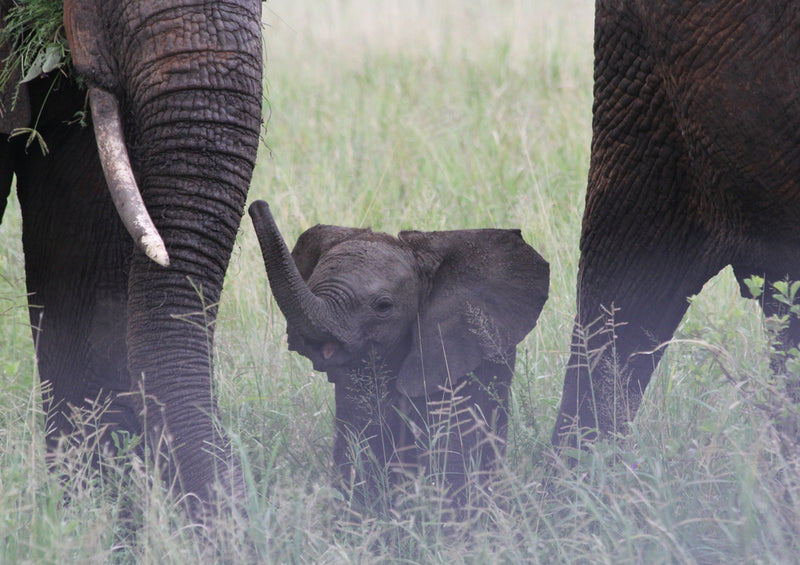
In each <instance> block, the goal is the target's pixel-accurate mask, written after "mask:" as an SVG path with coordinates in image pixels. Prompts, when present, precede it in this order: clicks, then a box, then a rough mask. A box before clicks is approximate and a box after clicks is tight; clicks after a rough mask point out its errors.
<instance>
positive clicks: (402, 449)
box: [333, 371, 417, 508]
mask: <svg viewBox="0 0 800 565" xmlns="http://www.w3.org/2000/svg"><path fill="white" fill-rule="evenodd" d="M333 380H334V381H335V382H336V391H335V399H336V422H335V428H336V430H335V437H334V445H333V460H334V466H335V468H336V472H337V474H338V480H339V482H340V486H341V487H342V488H343V489H344V490H345V492H348V493H350V495H351V496H352V498H353V500H354V501H356V502H357V503H358V504H360V505H363V506H368V507H373V508H378V507H382V506H383V507H385V506H387V505H388V502H389V500H388V495H389V491H390V490H391V488H392V487H393V486H394V485H396V484H397V483H398V482H399V481H400V480H402V478H403V477H405V476H407V475H408V474H409V473H411V474H413V473H414V472H415V469H416V461H417V448H416V446H415V443H414V434H413V432H412V430H411V429H410V425H411V424H410V421H412V420H413V419H414V417H413V415H411V416H409V413H411V414H413V412H414V409H413V408H411V407H410V406H409V404H408V402H407V401H405V400H404V399H400V398H399V394H398V393H397V391H396V390H395V389H394V385H393V384H392V383H391V382H390V381H387V379H385V378H381V377H380V376H374V375H372V374H371V372H369V371H367V372H364V373H362V372H355V373H354V374H353V373H349V374H348V375H347V376H344V377H341V378H334V379H333Z"/></svg>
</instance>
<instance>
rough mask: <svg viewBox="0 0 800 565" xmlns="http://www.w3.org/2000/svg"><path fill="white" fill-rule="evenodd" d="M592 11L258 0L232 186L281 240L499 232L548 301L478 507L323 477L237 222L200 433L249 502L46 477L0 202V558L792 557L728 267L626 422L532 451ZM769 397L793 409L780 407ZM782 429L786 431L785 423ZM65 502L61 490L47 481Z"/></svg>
mask: <svg viewBox="0 0 800 565" xmlns="http://www.w3.org/2000/svg"><path fill="white" fill-rule="evenodd" d="M592 4H593V3H592V2H591V1H590V0H558V1H557V0H494V1H489V0H474V1H471V2H457V1H455V0H437V1H435V2H433V1H430V0H410V1H409V0H406V1H403V2H400V1H399V0H371V1H369V2H368V1H363V0H362V1H356V0H327V1H320V2H315V3H309V2H291V1H288V0H271V1H270V2H268V3H266V4H265V8H264V9H265V15H264V21H265V30H264V31H265V38H266V52H267V65H266V77H267V87H268V91H267V92H268V94H267V99H268V102H269V104H268V115H269V121H268V126H267V129H266V131H265V133H264V143H263V146H262V151H261V156H260V160H259V165H258V168H257V171H256V174H255V177H254V180H253V184H252V188H251V199H256V198H263V199H266V200H268V201H269V202H270V205H271V207H272V211H273V213H274V214H275V216H276V219H277V222H278V223H279V225H280V227H281V229H282V230H283V231H284V233H285V235H286V237H287V239H288V240H289V241H290V242H292V241H294V239H295V238H296V237H297V235H299V234H300V233H301V232H302V231H303V230H304V229H306V228H308V227H310V226H312V225H314V224H315V223H331V224H339V225H348V226H367V225H368V226H371V227H372V228H373V229H376V230H381V231H387V232H390V233H395V232H397V231H399V230H401V229H407V228H414V229H422V230H434V229H436V230H439V229H458V228H468V227H470V228H471V227H519V228H521V229H522V231H523V235H524V237H525V238H526V240H527V241H529V242H530V243H531V244H532V245H533V246H534V247H536V248H537V249H538V250H539V251H540V252H541V253H542V254H543V255H544V256H545V257H546V258H547V259H548V260H549V261H550V264H551V271H552V280H551V295H550V299H549V301H548V303H547V304H546V306H545V309H544V312H543V313H542V316H541V318H540V320H539V324H538V326H537V328H536V329H535V330H534V331H533V332H532V333H531V334H530V336H529V337H528V338H527V339H526V340H525V341H524V342H523V344H521V346H520V348H519V355H518V362H517V372H516V375H515V381H514V386H513V391H512V392H513V394H512V400H511V412H512V413H511V424H510V428H511V429H510V437H509V445H508V457H507V463H506V466H505V469H504V470H503V471H502V472H501V473H500V475H499V476H498V478H497V480H496V481H495V483H494V484H493V485H492V491H491V492H484V493H483V494H479V495H478V504H477V505H476V506H475V508H474V512H473V513H471V514H469V515H468V516H466V517H463V516H462V517H461V518H459V519H453V518H452V517H451V516H450V514H449V513H448V512H446V511H445V510H446V509H445V508H444V506H443V505H442V504H441V503H440V501H439V499H438V496H437V492H436V491H435V489H433V490H431V488H432V487H429V486H428V485H418V487H419V490H418V491H414V490H410V491H408V492H406V493H404V494H403V498H402V499H401V500H400V501H399V504H398V507H397V509H396V510H395V511H394V512H388V513H385V514H370V513H364V514H362V515H360V516H359V515H356V514H353V513H352V512H349V511H348V509H347V507H346V506H347V505H346V501H345V500H344V499H343V497H342V496H341V495H340V494H339V493H338V492H337V491H335V490H334V489H332V488H331V487H330V486H329V485H330V484H331V480H332V471H331V448H332V436H333V426H332V418H333V398H332V397H333V388H332V386H331V385H329V384H328V383H327V381H326V379H325V377H324V376H323V375H321V374H317V373H315V372H314V371H313V370H312V369H311V367H310V365H309V364H308V363H307V362H306V360H304V359H303V358H300V357H298V356H296V355H294V354H290V353H289V352H288V351H287V349H286V343H285V339H284V332H285V323H284V321H283V319H282V317H281V315H280V312H279V311H278V310H277V308H276V307H275V304H274V302H273V301H272V300H271V298H270V296H269V292H268V289H267V282H266V276H265V273H264V269H263V266H262V263H261V258H260V256H259V252H258V246H257V244H256V241H255V237H254V234H253V233H252V226H251V224H250V221H249V219H248V218H245V220H244V221H243V223H242V228H241V230H240V234H239V241H238V243H237V245H236V248H235V250H234V257H233V260H232V262H231V266H230V269H229V273H228V278H227V281H226V289H225V292H224V295H223V299H222V304H221V306H220V320H219V322H218V331H217V358H216V369H217V383H218V391H219V395H220V406H221V414H220V418H221V424H222V425H223V426H224V427H225V428H226V430H227V431H228V433H229V434H230V436H231V438H232V439H233V441H234V444H235V446H236V448H237V449H238V451H239V454H240V457H241V460H242V462H243V467H244V470H245V474H246V477H247V480H248V482H249V486H250V489H249V498H248V500H247V501H246V508H245V510H246V515H245V514H244V513H242V514H241V515H240V514H232V515H230V516H227V518H226V520H224V521H221V522H220V523H219V524H218V525H217V527H216V529H215V530H213V531H210V530H209V531H200V530H199V529H198V528H197V527H193V526H191V525H190V524H189V523H188V521H187V520H186V519H185V517H184V516H183V514H182V512H181V511H180V502H179V501H175V500H172V499H171V498H170V497H169V496H167V495H166V494H165V492H164V489H163V487H162V486H161V485H159V484H158V483H156V484H153V483H152V482H151V481H150V480H149V477H150V475H151V472H152V470H148V469H147V468H146V467H145V468H143V467H141V465H138V464H137V463H136V462H134V463H133V464H131V463H130V462H125V461H120V462H119V463H117V464H115V465H116V467H114V468H113V469H112V470H111V472H109V473H106V474H105V475H94V476H92V475H91V473H90V470H88V469H86V468H85V467H80V461H81V460H82V459H81V457H80V456H79V455H80V454H78V455H74V456H73V455H70V454H67V455H65V463H64V464H65V465H74V468H73V469H72V471H71V472H72V473H73V474H74V475H82V476H83V477H84V478H85V480H84V481H82V482H76V483H75V485H77V486H75V485H73V486H72V487H68V485H65V484H64V482H63V481H62V480H59V477H58V476H57V475H55V474H53V473H49V472H48V471H47V469H46V465H45V461H44V441H43V429H42V426H43V419H42V415H41V403H40V400H39V390H38V384H37V378H36V374H35V367H34V363H33V359H34V352H33V350H32V347H31V346H30V335H29V334H30V332H29V330H28V328H27V314H26V312H25V308H24V290H23V289H24V278H23V277H24V276H23V267H22V255H21V251H20V245H19V219H18V216H19V212H18V207H17V206H16V203H15V202H12V203H11V204H10V209H9V210H8V211H7V212H6V218H4V223H3V230H2V232H0V236H2V241H3V244H2V245H1V246H0V283H2V284H0V322H2V323H0V335H1V336H2V343H3V348H2V350H0V372H2V378H0V562H2V563H32V562H35V563H66V562H85V563H92V562H98V563H104V562H122V563H127V562H143V563H184V562H198V561H199V562H212V561H220V562H253V561H262V562H269V563H273V562H274V563H297V562H309V563H349V562H357V563H377V562H401V563H402V562H407V563H418V562H434V563H436V562H452V563H493V562H495V563H501V562H502V563H506V562H512V563H554V562H562V563H573V562H587V563H605V562H608V563H610V562H614V563H620V562H621V563H675V562H677V563H718V562H723V561H724V562H732V563H759V562H761V563H777V562H792V561H797V560H798V559H799V557H798V556H799V555H800V541H799V540H800V478H799V477H798V468H797V465H798V454H797V451H798V450H797V448H796V445H797V444H796V442H794V443H793V442H791V441H787V438H788V437H789V436H790V434H789V432H790V431H791V430H790V429H789V428H790V426H788V424H787V423H786V422H787V419H786V418H784V417H783V416H785V415H786V413H788V412H791V410H790V409H788V408H786V409H784V411H783V412H780V411H778V412H780V413H777V414H776V410H775V406H779V405H780V402H779V400H780V398H782V397H780V395H779V393H777V392H775V391H776V390H777V389H776V384H775V383H774V382H773V379H772V377H771V374H770V372H769V370H768V365H769V349H768V346H767V341H768V339H767V336H766V334H765V331H764V327H763V326H764V324H763V321H762V319H761V317H760V315H759V312H758V308H757V305H755V304H753V303H752V302H749V301H744V300H742V299H741V298H739V297H738V287H737V285H736V283H735V281H734V280H733V277H732V275H731V274H730V272H727V271H726V272H723V273H722V274H721V275H720V276H719V277H717V278H715V279H714V280H713V281H711V282H710V283H709V284H708V285H707V288H706V289H705V290H704V292H703V293H702V294H701V295H700V297H698V298H697V299H696V300H695V301H694V304H693V305H692V306H691V308H690V311H689V314H688V316H687V318H686V320H685V321H684V323H683V325H682V326H681V329H680V331H679V334H678V336H677V337H678V338H679V339H680V341H678V342H676V343H675V344H673V345H672V346H671V347H670V349H669V350H668V351H667V353H666V355H665V357H664V360H663V361H662V363H661V365H660V367H659V369H658V371H657V374H656V375H655V376H654V379H653V384H652V385H651V387H650V388H649V389H648V392H647V395H646V398H645V400H644V403H643V406H642V409H641V411H640V414H639V416H638V417H637V420H636V422H635V424H634V425H633V426H632V429H631V433H630V434H629V436H628V437H626V438H625V439H622V440H620V441H619V442H616V443H613V444H611V443H601V444H598V445H597V446H596V448H595V449H593V450H592V451H591V452H589V453H588V454H587V455H586V457H585V460H584V461H583V462H582V463H581V465H580V466H579V467H577V468H576V469H574V470H572V471H570V470H566V469H561V468H558V466H557V465H556V464H554V462H553V460H552V459H551V458H550V457H549V435H550V431H551V429H552V425H553V421H554V419H555V412H556V409H557V405H558V401H559V397H560V393H561V379H562V376H563V373H564V367H565V364H566V360H567V353H568V344H569V333H570V331H571V327H572V319H573V315H574V281H575V274H576V265H577V259H578V236H579V230H580V221H581V213H582V208H583V191H584V186H585V179H586V171H587V167H588V147H589V140H590V135H591V125H590V120H591V115H590V112H591V75H592V16H593V5H592ZM787 411H788V412H787ZM795 439H796V438H795ZM66 493H69V496H68V497H67V496H66Z"/></svg>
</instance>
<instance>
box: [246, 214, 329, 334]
mask: <svg viewBox="0 0 800 565" xmlns="http://www.w3.org/2000/svg"><path fill="white" fill-rule="evenodd" d="M250 217H251V218H252V220H253V227H254V228H255V231H256V236H257V237H258V242H259V244H260V246H261V255H262V256H263V257H264V266H265V267H266V269H267V277H268V278H269V285H270V288H272V294H273V295H274V296H275V301H276V302H277V303H278V307H279V308H280V310H281V312H283V315H284V316H285V317H286V322H287V324H288V325H289V326H290V327H293V328H295V329H296V330H297V332H298V333H299V334H300V335H302V336H304V337H305V338H306V339H310V340H313V341H318V342H323V341H326V340H329V339H330V336H332V335H336V333H337V332H336V331H335V329H334V324H333V323H331V316H330V313H329V312H328V308H327V304H326V303H325V302H324V301H323V300H322V299H321V298H320V297H318V296H316V295H314V294H313V293H312V292H311V290H310V289H309V288H308V285H307V284H306V282H305V281H304V280H303V277H302V276H301V275H300V271H299V270H298V269H297V265H296V264H295V262H294V259H293V258H292V254H291V253H290V252H289V248H288V247H287V246H286V242H285V241H284V240H283V237H282V236H281V233H280V231H279V230H278V226H277V225H276V224H275V220H274V218H273V217H272V213H271V212H270V209H269V204H267V203H266V202H264V201H263V200H257V201H255V202H253V204H251V205H250Z"/></svg>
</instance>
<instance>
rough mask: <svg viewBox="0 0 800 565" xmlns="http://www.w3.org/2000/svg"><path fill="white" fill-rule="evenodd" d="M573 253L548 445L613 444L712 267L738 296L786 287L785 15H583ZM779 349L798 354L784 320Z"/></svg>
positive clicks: (793, 48) (799, 126)
mask: <svg viewBox="0 0 800 565" xmlns="http://www.w3.org/2000/svg"><path fill="white" fill-rule="evenodd" d="M580 247H581V256H580V263H579V272H578V281H577V307H578V314H577V316H576V320H575V322H576V324H575V330H574V332H573V340H572V352H571V358H570V361H569V365H568V369H567V372H566V377H565V381H564V390H563V397H562V401H561V410H560V413H559V416H558V420H557V422H556V426H555V430H554V433H553V442H554V443H555V444H556V445H563V444H572V445H574V444H575V442H576V439H577V437H578V436H579V434H578V433H577V432H578V431H580V435H584V436H585V437H588V438H593V437H596V434H597V432H598V431H599V432H600V433H601V434H605V433H607V432H614V431H620V430H624V428H625V425H626V423H627V422H629V421H630V420H631V419H632V418H633V417H634V415H635V414H636V412H637V409H638V407H639V404H640V401H641V398H642V394H643V392H644V389H645V387H646V386H647V384H648V382H649V381H650V377H651V375H652V373H653V370H654V368H655V366H656V365H657V363H658V361H659V359H660V357H661V355H662V354H663V352H664V348H663V347H659V346H660V345H661V344H664V343H665V342H667V341H669V340H670V339H671V338H672V336H673V333H674V332H675V329H676V328H677V326H678V324H679V322H680V321H681V319H682V317H683V315H684V313H685V312H686V309H687V307H688V301H687V299H688V298H689V297H690V296H692V295H694V294H696V293H698V292H700V290H701V288H702V287H703V285H704V284H705V283H706V282H707V281H708V280H709V279H710V278H711V277H713V276H714V275H715V274H717V273H718V272H719V271H720V270H721V269H722V268H723V267H725V266H727V265H731V266H732V267H733V271H734V274H735V276H736V278H737V280H738V281H739V284H740V286H741V289H742V295H743V296H745V297H749V296H750V293H749V292H748V289H747V286H746V284H745V282H744V281H745V279H746V278H748V277H750V276H752V275H758V276H761V277H764V278H765V280H766V281H767V284H769V283H770V282H775V281H779V280H782V279H784V278H786V277H788V278H789V279H792V280H798V279H800V5H798V3H797V2H794V1H790V0H777V1H771V2H760V1H751V2H741V1H729V0H725V1H721V2H696V1H694V0H691V1H689V0H686V1H674V2H640V1H635V0H622V1H620V0H599V1H598V2H597V4H596V19H595V83H594V117H593V137H592V146H591V161H590V170H589V180H588V187H587V192H586V209H585V213H584V218H583V228H582V234H581V243H580ZM772 294H773V291H772V290H771V289H770V288H766V289H765V293H764V296H765V297H766V299H765V300H764V301H763V309H764V313H765V314H767V315H771V314H774V313H778V312H779V311H780V304H779V303H778V302H777V301H775V300H774V299H772ZM612 308H613V316H610V313H611V312H612ZM602 323H607V324H609V325H607V326H606V329H607V330H610V327H611V325H614V326H615V327H614V331H613V332H612V331H597V330H599V329H602V326H601V325H599V324H602ZM612 334H614V335H615V340H614V342H613V347H611V345H612V343H611V336H612ZM782 337H783V340H784V347H791V346H792V345H794V344H796V343H797V342H798V339H800V325H798V322H797V320H793V321H792V322H791V325H790V327H789V329H788V331H787V332H786V333H785V334H784V335H783V336H782ZM587 352H588V357H589V359H588V361H587Z"/></svg>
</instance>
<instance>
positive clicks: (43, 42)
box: [0, 0, 69, 90]
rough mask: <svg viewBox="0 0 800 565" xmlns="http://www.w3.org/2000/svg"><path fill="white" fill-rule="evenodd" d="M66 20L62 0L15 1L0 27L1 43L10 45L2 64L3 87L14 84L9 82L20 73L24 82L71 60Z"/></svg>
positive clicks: (0, 80) (0, 73) (0, 87)
mask: <svg viewBox="0 0 800 565" xmlns="http://www.w3.org/2000/svg"><path fill="white" fill-rule="evenodd" d="M63 19H64V3H63V0H28V1H21V2H16V3H14V5H13V6H12V7H11V9H9V11H8V13H7V14H6V15H5V27H4V28H2V29H0V44H7V45H9V46H10V47H11V48H10V51H9V54H8V56H7V57H6V58H5V60H4V61H3V64H2V72H0V90H4V89H6V88H8V87H9V86H11V85H9V81H10V80H11V79H12V78H13V77H14V76H15V75H16V74H17V73H19V76H20V80H19V84H22V83H24V82H28V81H30V80H33V79H35V78H37V77H39V76H41V75H43V74H47V73H49V72H51V71H53V70H55V69H58V68H61V67H63V66H66V65H67V64H68V63H69V47H68V45H67V39H66V35H65V34H64V27H63ZM16 86H17V87H18V86H19V85H16Z"/></svg>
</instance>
